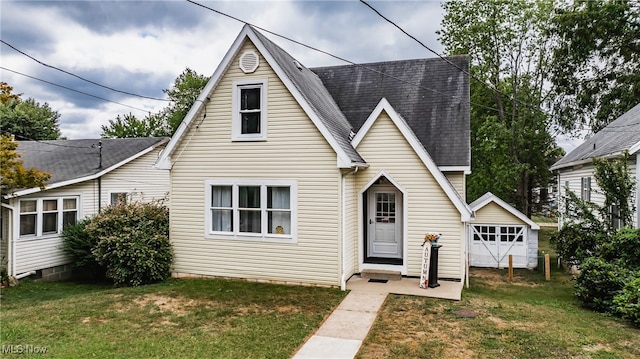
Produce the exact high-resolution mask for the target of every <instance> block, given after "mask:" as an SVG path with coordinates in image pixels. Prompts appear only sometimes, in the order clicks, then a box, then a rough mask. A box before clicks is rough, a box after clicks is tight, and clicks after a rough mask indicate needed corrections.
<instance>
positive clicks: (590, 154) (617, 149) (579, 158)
mask: <svg viewBox="0 0 640 359" xmlns="http://www.w3.org/2000/svg"><path fill="white" fill-rule="evenodd" d="M638 143H640V104H638V105H636V106H635V107H633V108H632V109H631V110H629V111H627V112H626V113H624V114H623V115H622V116H620V117H618V118H617V119H616V120H615V121H613V122H611V123H610V124H609V125H607V127H605V128H603V129H602V130H600V132H598V133H596V134H595V135H593V136H591V138H589V139H588V140H586V141H585V142H584V143H582V144H581V145H580V146H578V147H577V148H576V149H575V150H573V151H571V152H569V153H568V154H567V155H566V156H564V157H562V159H561V160H560V161H558V162H556V163H555V164H554V165H553V166H551V168H550V169H551V170H552V171H553V170H557V169H560V168H564V167H568V166H572V165H574V164H578V163H583V162H587V161H589V160H590V159H592V158H596V157H604V156H607V155H614V154H618V153H621V152H622V151H624V150H629V149H631V147H632V146H634V145H636V144H638Z"/></svg>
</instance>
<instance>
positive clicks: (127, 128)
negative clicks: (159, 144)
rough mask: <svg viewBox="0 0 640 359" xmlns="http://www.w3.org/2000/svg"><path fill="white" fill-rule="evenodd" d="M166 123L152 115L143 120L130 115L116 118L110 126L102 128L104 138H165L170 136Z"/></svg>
mask: <svg viewBox="0 0 640 359" xmlns="http://www.w3.org/2000/svg"><path fill="white" fill-rule="evenodd" d="M169 135H170V133H169V129H168V126H167V125H166V123H165V122H164V121H163V120H162V118H159V117H158V116H154V115H150V116H147V117H145V118H144V119H142V120H139V119H138V118H136V116H134V115H132V114H131V113H129V114H128V115H123V116H122V117H120V115H118V116H116V119H115V120H109V126H104V125H103V126H102V134H101V137H103V138H131V137H164V136H169Z"/></svg>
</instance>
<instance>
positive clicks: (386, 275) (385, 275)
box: [360, 269, 402, 280]
mask: <svg viewBox="0 0 640 359" xmlns="http://www.w3.org/2000/svg"><path fill="white" fill-rule="evenodd" d="M360 277H361V278H365V279H380V280H385V279H386V280H400V279H402V274H401V273H400V272H399V271H392V270H377V269H365V270H363V271H362V272H361V273H360Z"/></svg>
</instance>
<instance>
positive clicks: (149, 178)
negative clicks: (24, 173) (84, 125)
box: [0, 138, 169, 280]
mask: <svg viewBox="0 0 640 359" xmlns="http://www.w3.org/2000/svg"><path fill="white" fill-rule="evenodd" d="M167 142H168V139H167V138H123V139H102V140H98V139H89V140H64V141H24V142H19V144H18V148H17V152H18V153H19V154H20V155H21V159H22V160H23V161H24V167H25V168H37V169H40V170H41V171H44V172H48V173H49V174H51V178H50V180H49V181H48V184H47V186H46V187H45V188H44V189H40V188H27V189H20V190H17V191H15V192H14V193H11V194H9V195H7V196H5V198H3V199H2V211H1V214H2V216H1V218H2V230H1V231H0V233H1V235H2V237H1V238H0V259H1V260H2V261H1V264H2V267H3V268H7V270H8V273H9V275H11V276H14V277H16V278H21V277H24V276H28V275H35V276H36V277H39V276H42V278H43V279H52V280H53V279H61V278H64V277H66V276H68V275H69V269H70V266H68V264H69V258H68V257H67V256H66V255H65V253H64V252H63V251H62V250H61V249H60V246H61V244H62V239H61V237H60V233H61V232H62V229H63V228H64V227H65V226H66V225H69V224H75V223H77V222H78V221H79V220H81V219H83V218H85V217H88V216H91V215H94V214H96V213H97V212H98V211H99V210H100V208H103V207H105V206H109V205H110V204H112V203H114V202H115V201H120V200H133V201H140V200H142V201H150V200H154V199H158V200H161V199H165V198H166V199H168V192H169V173H168V171H164V170H158V169H155V168H154V167H153V165H154V163H155V161H156V160H157V158H158V156H159V153H160V151H161V150H162V148H163V147H164V146H165V145H166V143H167Z"/></svg>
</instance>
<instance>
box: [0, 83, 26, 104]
mask: <svg viewBox="0 0 640 359" xmlns="http://www.w3.org/2000/svg"><path fill="white" fill-rule="evenodd" d="M20 96H22V94H15V93H13V87H11V86H9V84H8V83H6V82H0V103H1V104H5V103H7V102H9V101H11V100H19V99H20Z"/></svg>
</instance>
